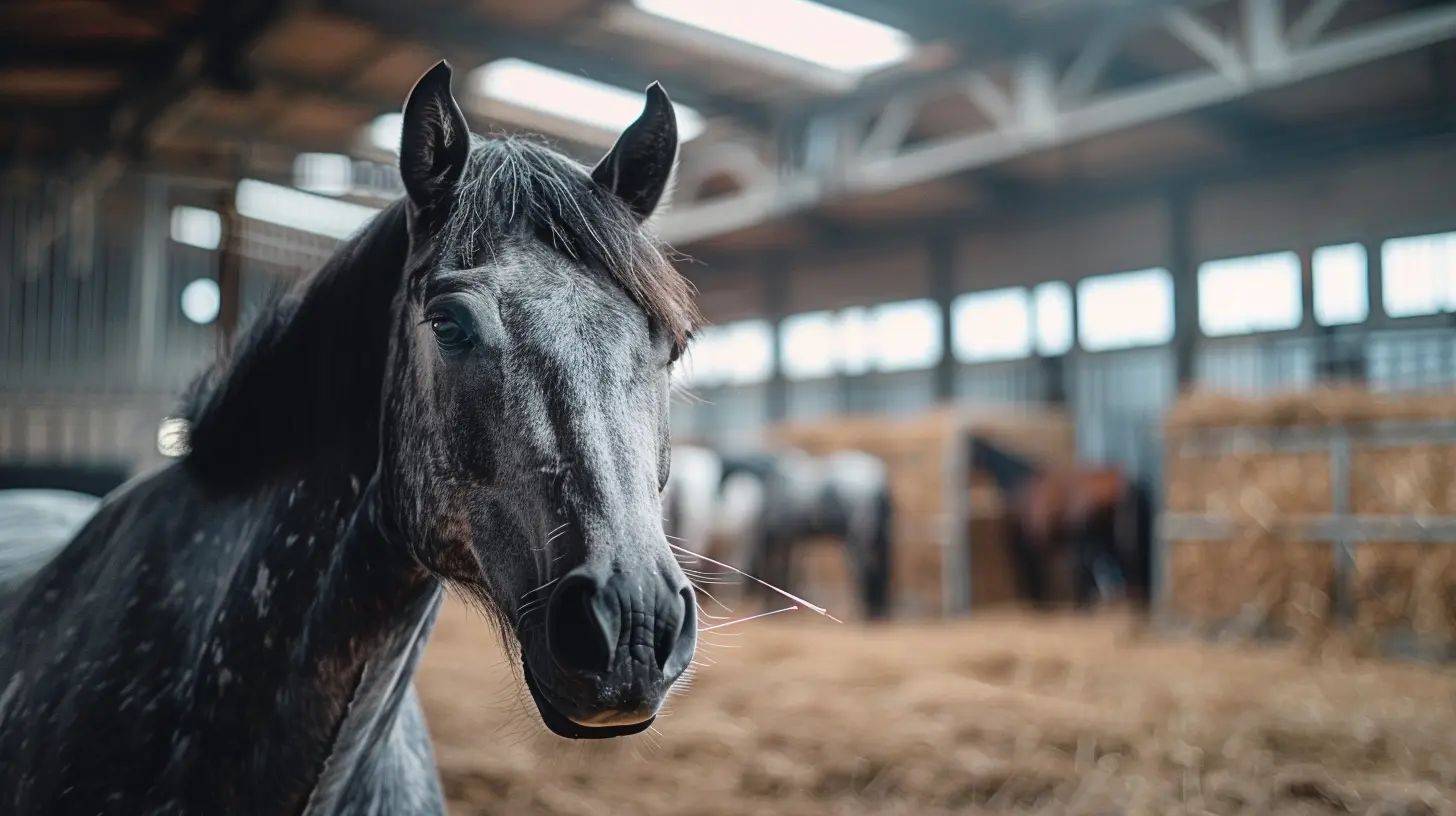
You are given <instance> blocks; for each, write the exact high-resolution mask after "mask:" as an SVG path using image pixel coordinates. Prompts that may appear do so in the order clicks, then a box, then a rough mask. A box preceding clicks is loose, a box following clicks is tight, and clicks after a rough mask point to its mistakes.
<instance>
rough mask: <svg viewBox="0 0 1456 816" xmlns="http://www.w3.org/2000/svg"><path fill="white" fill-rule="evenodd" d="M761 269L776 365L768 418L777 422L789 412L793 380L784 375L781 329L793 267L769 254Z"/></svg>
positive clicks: (769, 388)
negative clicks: (790, 271) (790, 383)
mask: <svg viewBox="0 0 1456 816" xmlns="http://www.w3.org/2000/svg"><path fill="white" fill-rule="evenodd" d="M759 272H760V274H761V275H762V280H763V317H764V320H766V321H767V322H768V326H769V332H770V337H771V340H770V342H771V343H772V344H773V368H772V370H771V371H770V373H769V380H768V383H767V384H766V385H765V391H766V394H765V398H766V400H767V403H768V404H767V406H766V408H767V414H768V421H769V422H770V423H775V422H781V421H783V420H784V419H787V418H788V415H789V383H788V380H786V379H784V338H783V334H782V332H781V331H780V329H781V328H782V326H783V321H784V318H785V317H787V314H786V313H787V311H788V301H789V268H788V264H786V263H785V262H784V261H783V260H782V259H780V258H767V259H765V260H764V262H763V263H762V264H761V265H760V267H759Z"/></svg>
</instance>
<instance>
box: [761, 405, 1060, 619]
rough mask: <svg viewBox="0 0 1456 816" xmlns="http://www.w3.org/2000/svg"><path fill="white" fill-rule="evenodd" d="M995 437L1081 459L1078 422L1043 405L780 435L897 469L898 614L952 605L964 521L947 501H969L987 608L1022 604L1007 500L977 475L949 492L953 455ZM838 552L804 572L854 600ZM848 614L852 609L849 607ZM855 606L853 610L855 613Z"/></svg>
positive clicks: (791, 428) (830, 592)
mask: <svg viewBox="0 0 1456 816" xmlns="http://www.w3.org/2000/svg"><path fill="white" fill-rule="evenodd" d="M971 432H975V433H981V434H985V435H986V436H988V437H991V438H993V439H995V440H996V441H998V442H999V443H1001V444H1004V445H1007V446H1008V447H1012V448H1014V449H1016V450H1018V451H1025V452H1027V453H1028V454H1029V455H1032V456H1034V457H1036V458H1038V459H1041V460H1043V461H1052V462H1059V463H1060V462H1066V461H1070V460H1071V459H1072V457H1074V456H1075V445H1074V440H1073V435H1072V425H1071V423H1070V422H1069V421H1068V419H1067V418H1066V416H1065V415H1063V414H1061V413H1059V412H1055V411H1050V410H1038V409H1030V408H1027V409H1022V408H1016V409H1012V408H1003V407H995V406H955V407H943V408H938V409H935V410H932V411H929V412H926V413H924V414H920V415H914V416H906V417H880V416H849V417H837V418H834V419H830V420H824V421H817V422H813V423H802V424H786V425H781V426H779V427H778V428H776V429H775V431H774V433H773V438H774V441H775V442H777V443H778V444H781V445H786V446H793V447H798V448H802V449H803V450H806V451H808V452H810V453H813V454H816V455H823V454H827V453H830V452H833V451H841V450H861V451H865V452H866V453H870V454H874V455H875V456H878V457H880V458H881V459H882V460H884V462H885V463H886V466H887V467H888V468H889V471H890V489H891V493H892V495H893V498H894V502H895V539H894V548H895V555H894V566H893V570H894V574H893V579H892V581H893V590H892V591H893V594H894V597H895V599H896V607H897V611H898V612H900V613H901V614H904V615H911V616H933V615H939V614H940V613H941V610H942V608H943V601H942V596H943V589H944V575H943V572H944V567H943V564H944V547H943V542H944V540H945V536H946V532H947V527H948V522H949V520H950V519H951V518H954V515H953V513H952V509H953V508H950V507H947V506H946V497H947V496H950V495H958V496H959V497H960V500H961V501H965V502H969V505H970V522H969V528H970V529H969V533H970V536H969V538H970V541H971V553H970V560H971V578H972V585H971V592H972V599H973V603H974V604H975V605H976V606H978V607H981V606H987V605H995V604H1001V603H1008V602H1010V601H1013V600H1014V599H1015V580H1014V577H1013V573H1012V572H1011V566H1010V560H1009V558H1008V557H1007V555H1006V552H1005V545H1004V542H1003V540H1002V536H1001V527H1000V524H1001V518H1000V513H1001V508H1000V500H999V494H998V493H997V491H996V489H995V486H994V485H993V484H991V483H990V482H989V481H987V480H985V479H983V478H980V477H977V478H973V479H972V480H971V483H970V484H969V485H967V486H964V487H961V488H960V489H958V490H957V491H948V490H946V485H945V480H946V476H947V461H948V457H950V456H951V455H953V453H954V452H955V451H956V450H959V449H960V446H961V442H962V440H963V439H964V437H965V435H966V434H968V433H971ZM837 553H838V550H837V549H836V548H835V547H832V546H829V547H822V548H818V547H816V548H811V550H810V552H809V553H808V554H807V555H806V560H805V564H804V568H803V573H804V575H805V580H806V582H807V583H808V584H809V585H811V586H813V587H814V588H815V591H819V592H823V593H826V595H825V596H826V597H840V596H842V595H845V593H844V592H843V591H842V589H841V587H843V586H844V585H845V582H846V581H847V579H848V574H847V571H846V570H845V569H844V567H843V561H844V559H843V556H842V555H839V554H837ZM842 608H843V607H842ZM851 608H852V607H851Z"/></svg>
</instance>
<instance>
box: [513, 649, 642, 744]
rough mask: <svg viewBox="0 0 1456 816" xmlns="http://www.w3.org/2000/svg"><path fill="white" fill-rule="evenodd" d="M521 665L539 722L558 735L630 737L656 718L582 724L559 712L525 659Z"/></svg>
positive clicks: (577, 738)
mask: <svg viewBox="0 0 1456 816" xmlns="http://www.w3.org/2000/svg"><path fill="white" fill-rule="evenodd" d="M522 665H523V666H524V668H525V675H526V688H528V689H530V690H531V699H532V700H534V701H535V702H536V710H537V711H538V712H539V713H540V714H541V722H542V723H544V724H545V725H546V728H547V729H548V730H550V731H551V733H553V734H555V735H556V736H558V737H562V738H564V739H575V740H583V739H612V738H614V737H630V736H632V735H633V734H640V733H642V732H643V731H646V730H647V729H649V728H651V727H652V723H653V722H655V721H656V720H657V716H656V715H653V716H651V717H648V718H647V719H645V720H643V721H642V722H638V723H632V724H630V725H582V724H581V723H579V722H577V721H576V720H573V719H571V718H570V717H568V716H566V715H565V714H563V713H561V709H560V708H558V707H557V706H556V704H555V703H553V702H552V701H551V696H550V694H549V693H548V692H547V691H546V690H545V688H543V687H542V685H541V683H540V681H538V680H537V679H536V673H535V672H533V671H531V667H530V666H529V665H526V663H525V661H522Z"/></svg>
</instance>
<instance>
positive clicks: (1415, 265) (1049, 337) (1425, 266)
mask: <svg viewBox="0 0 1456 816" xmlns="http://www.w3.org/2000/svg"><path fill="white" fill-rule="evenodd" d="M1311 260H1312V268H1311V273H1312V275H1311V278H1312V280H1313V285H1314V292H1313V294H1314V297H1313V305H1314V319H1315V321H1316V322H1317V323H1318V324H1320V325H1322V326H1339V325H1348V324H1353V323H1360V322H1363V321H1364V320H1366V319H1367V318H1368V317H1369V315H1370V299H1369V297H1370V295H1369V292H1370V289H1369V282H1368V270H1367V267H1368V259H1367V258H1366V256H1365V247H1364V246H1363V245H1361V244H1341V245H1337V246H1326V247H1321V248H1319V249H1318V250H1316V251H1315V252H1314V254H1313V256H1312V259H1311ZM1381 261H1382V269H1383V280H1382V298H1381V299H1382V302H1383V303H1382V305H1383V306H1384V308H1385V313H1386V314H1387V315H1389V316H1390V317H1395V318H1400V317H1415V316H1420V315H1432V314H1438V313H1442V312H1456V232H1453V233H1444V234H1440V235H1423V236H1416V237H1411V238H1396V239H1391V240H1388V241H1386V242H1385V243H1384V244H1383V245H1382V247H1381ZM1301 271H1302V270H1301V268H1300V262H1299V255H1298V254H1297V253H1294V252H1276V253H1270V254H1266V255H1256V256H1251V257H1245V258H1231V259H1226V260H1217V261H1209V262H1207V263H1204V264H1203V265H1201V266H1200V267H1199V270H1198V306H1199V308H1198V311H1199V314H1198V322H1199V328H1200V329H1201V330H1202V332H1203V334H1204V335H1206V336H1208V337H1231V336H1235V335H1240V334H1251V333H1255V332H1267V331H1282V330H1287V329H1293V328H1296V327H1298V326H1299V325H1300V323H1301V322H1302V321H1303V319H1304V300H1303V289H1304V284H1303V279H1302V275H1301ZM1073 308H1075V309H1076V317H1077V320H1076V331H1075V334H1076V337H1075V341H1076V343H1077V344H1079V345H1080V346H1081V347H1082V348H1083V349H1085V350H1087V351H1112V350H1116V349H1126V348H1133V347H1138V346H1155V345H1160V344H1162V343H1166V342H1168V341H1170V340H1171V339H1172V338H1173V328H1174V310H1173V280H1172V277H1171V275H1170V274H1169V273H1168V270H1166V269H1145V270H1139V271H1134V272H1121V273H1116V274H1111V275H1099V276H1096V277H1091V278H1085V279H1083V280H1082V281H1079V282H1078V283H1077V287H1076V293H1075V298H1074V297H1073V292H1072V289H1071V287H1070V286H1068V285H1067V284H1065V283H1062V282H1059V281H1051V282H1047V283H1042V284H1040V285H1038V286H1035V287H1031V288H1026V287H1008V288H1005V289H996V290H992V291H985V292H972V293H967V294H964V295H961V296H960V297H958V298H956V299H955V300H954V301H953V302H952V304H951V310H950V319H951V343H952V349H951V352H952V354H954V355H955V359H956V360H958V361H960V362H962V363H986V362H994V361H1001V360H1016V359H1022V358H1025V357H1029V356H1031V355H1033V354H1039V355H1046V356H1052V355H1058V354H1063V353H1066V352H1067V351H1069V350H1070V349H1071V348H1072V346H1073V342H1074V338H1073V334H1074V332H1073V320H1072V315H1073ZM779 341H780V342H779V345H780V355H781V356H780V365H781V366H782V369H783V373H784V376H785V377H786V378H788V379H790V380H809V379H816V378H821V377H829V376H834V375H836V374H844V375H851V376H852V375H858V374H864V373H867V372H870V371H879V372H896V371H914V370H920V369H925V368H930V367H931V366H934V365H935V364H936V363H937V362H938V361H939V360H940V357H941V355H942V353H943V352H942V344H941V314H940V310H939V309H938V308H936V305H935V303H934V302H933V301H930V300H910V301H903V302H899V303H886V304H882V305H879V306H873V307H855V308H851V309H842V310H839V311H834V312H830V311H821V312H808V313H804V314H797V315H794V316H792V317H788V318H786V319H784V320H783V321H782V323H781V324H780V326H779ZM773 365H774V338H773V331H772V329H771V328H770V326H769V324H768V322H767V321H764V320H743V321H738V322H734V323H729V324H726V325H723V326H715V327H711V328H709V329H707V330H705V331H704V332H703V333H702V335H701V336H700V337H699V339H698V340H697V341H696V342H695V343H694V345H693V350H692V353H691V354H690V355H689V358H688V360H687V362H686V364H685V365H684V366H682V367H680V368H681V372H680V376H682V377H683V379H684V380H685V381H687V382H690V383H691V384H693V385H695V386H714V385H730V384H739V385H742V384H751V383H756V382H762V381H764V380H766V379H768V377H769V376H770V374H771V373H772V371H773Z"/></svg>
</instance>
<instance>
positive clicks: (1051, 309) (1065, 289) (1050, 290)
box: [1032, 281, 1072, 357]
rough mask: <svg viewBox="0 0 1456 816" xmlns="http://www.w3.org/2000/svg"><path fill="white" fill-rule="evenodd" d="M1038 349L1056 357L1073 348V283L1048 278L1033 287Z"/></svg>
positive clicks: (1034, 323) (1033, 313)
mask: <svg viewBox="0 0 1456 816" xmlns="http://www.w3.org/2000/svg"><path fill="white" fill-rule="evenodd" d="M1032 310H1033V311H1032V326H1033V327H1034V328H1035V330H1036V353H1037V354H1041V355H1043V356H1046V357H1055V356H1057V355H1059V354H1066V353H1067V352H1069V351H1071V350H1072V287H1070V286H1068V285H1067V284H1065V283H1062V282H1061V281H1047V282H1046V283H1042V284H1038V285H1037V287H1036V289H1034V290H1032Z"/></svg>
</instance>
